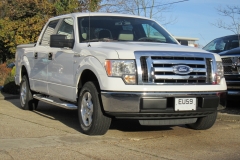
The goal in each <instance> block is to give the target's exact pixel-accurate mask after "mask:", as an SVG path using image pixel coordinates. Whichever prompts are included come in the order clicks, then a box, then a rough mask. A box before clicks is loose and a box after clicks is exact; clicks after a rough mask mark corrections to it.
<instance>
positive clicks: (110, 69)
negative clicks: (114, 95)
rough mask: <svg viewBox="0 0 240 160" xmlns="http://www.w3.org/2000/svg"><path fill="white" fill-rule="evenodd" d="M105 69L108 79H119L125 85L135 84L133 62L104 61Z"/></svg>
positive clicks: (134, 65) (134, 66)
mask: <svg viewBox="0 0 240 160" xmlns="http://www.w3.org/2000/svg"><path fill="white" fill-rule="evenodd" d="M105 69H106V72H107V75H108V76H109V77H121V78H122V79H123V81H124V82H125V83H126V84H136V64H135V61H134V60H106V61H105Z"/></svg>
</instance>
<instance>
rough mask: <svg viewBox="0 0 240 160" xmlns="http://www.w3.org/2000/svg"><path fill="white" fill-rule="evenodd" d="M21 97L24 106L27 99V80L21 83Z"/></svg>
mask: <svg viewBox="0 0 240 160" xmlns="http://www.w3.org/2000/svg"><path fill="white" fill-rule="evenodd" d="M20 98H21V104H22V107H23V106H24V105H25V103H26V99H27V85H26V81H24V82H23V83H22V85H21V91H20Z"/></svg>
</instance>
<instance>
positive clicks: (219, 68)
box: [213, 62, 224, 84]
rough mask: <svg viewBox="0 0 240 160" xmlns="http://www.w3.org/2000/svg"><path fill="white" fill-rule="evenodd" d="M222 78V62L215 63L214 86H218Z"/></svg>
mask: <svg viewBox="0 0 240 160" xmlns="http://www.w3.org/2000/svg"><path fill="white" fill-rule="evenodd" d="M223 76H224V71H223V65H222V62H217V71H216V73H215V77H214V82H213V83H214V84H219V83H220V82H221V79H222V78H223Z"/></svg>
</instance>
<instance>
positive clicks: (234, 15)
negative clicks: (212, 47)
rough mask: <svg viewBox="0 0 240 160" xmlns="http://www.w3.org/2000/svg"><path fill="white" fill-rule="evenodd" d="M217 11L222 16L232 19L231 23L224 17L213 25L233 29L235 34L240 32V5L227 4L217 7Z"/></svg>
mask: <svg viewBox="0 0 240 160" xmlns="http://www.w3.org/2000/svg"><path fill="white" fill-rule="evenodd" d="M217 12H218V14H219V15H220V16H223V17H227V18H229V19H230V23H227V22H225V21H224V20H222V19H220V18H219V19H218V20H217V22H216V23H214V24H213V25H214V26H216V27H218V28H223V29H226V30H229V31H232V32H233V33H234V34H239V30H240V7H238V6H226V7H225V8H222V7H219V8H217Z"/></svg>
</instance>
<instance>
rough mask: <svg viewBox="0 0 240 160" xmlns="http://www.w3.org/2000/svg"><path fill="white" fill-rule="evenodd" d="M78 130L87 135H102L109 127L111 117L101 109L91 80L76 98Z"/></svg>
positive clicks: (96, 91) (97, 94)
mask: <svg viewBox="0 0 240 160" xmlns="http://www.w3.org/2000/svg"><path fill="white" fill-rule="evenodd" d="M78 117H79V122H80V130H81V132H82V133H84V134H87V135H103V134H105V133H106V132H107V130H108V129H109V126H110V124H111V118H109V117H107V116H105V115H104V114H103V111H102V107H101V103H100V98H99V93H98V90H97V88H96V86H95V84H94V83H93V82H87V83H85V84H84V86H83V88H82V89H81V92H80V95H79V99H78Z"/></svg>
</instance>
